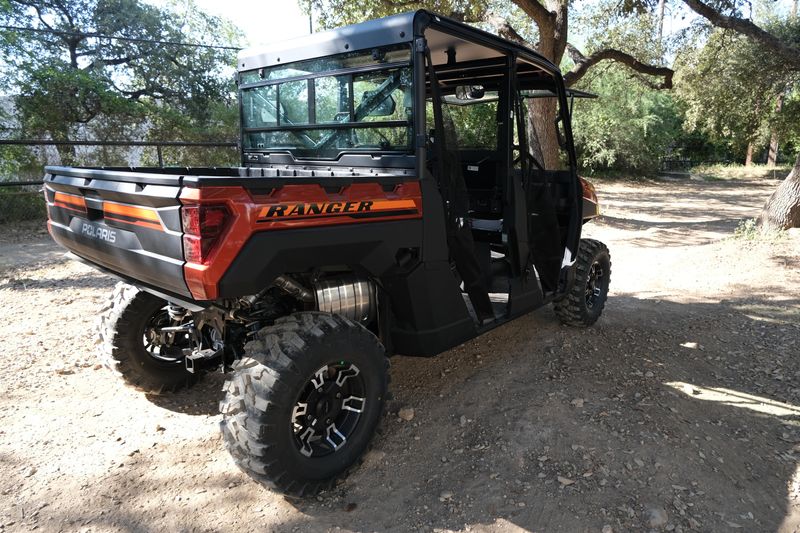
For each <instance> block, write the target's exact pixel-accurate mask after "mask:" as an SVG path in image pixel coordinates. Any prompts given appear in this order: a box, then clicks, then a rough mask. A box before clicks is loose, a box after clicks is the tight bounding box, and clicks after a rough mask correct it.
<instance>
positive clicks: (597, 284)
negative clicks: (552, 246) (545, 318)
mask: <svg viewBox="0 0 800 533" xmlns="http://www.w3.org/2000/svg"><path fill="white" fill-rule="evenodd" d="M610 281H611V255H610V254H609V252H608V248H607V247H606V245H605V244H603V243H602V242H600V241H596V240H594V239H581V243H580V249H579V250H578V259H577V262H576V265H575V282H574V283H573V285H572V288H571V289H570V290H569V292H568V293H567V294H566V295H565V296H564V297H563V298H562V299H560V300H558V301H556V302H554V304H553V308H554V309H555V312H556V315H557V316H558V318H559V319H560V320H561V322H563V323H564V324H567V325H570V326H583V327H585V326H591V325H592V324H594V323H595V322H597V319H598V318H600V314H601V313H602V312H603V308H604V307H605V305H606V300H607V299H608V287H609V283H610Z"/></svg>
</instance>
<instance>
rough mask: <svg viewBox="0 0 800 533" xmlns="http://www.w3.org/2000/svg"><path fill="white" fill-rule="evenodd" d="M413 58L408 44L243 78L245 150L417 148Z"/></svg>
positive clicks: (318, 153)
mask: <svg viewBox="0 0 800 533" xmlns="http://www.w3.org/2000/svg"><path fill="white" fill-rule="evenodd" d="M409 61H410V50H409V48H408V47H403V48H394V49H388V48H387V49H374V50H371V51H368V52H356V53H350V54H342V55H339V56H333V57H329V58H321V59H314V60H310V61H302V62H298V63H294V64H287V65H280V66H276V67H272V68H269V69H260V70H258V71H251V72H244V73H242V75H241V81H242V86H241V99H242V127H243V132H244V138H243V142H244V149H245V150H259V151H290V152H292V153H293V154H294V155H295V156H297V157H311V158H324V159H332V158H336V157H337V156H338V155H339V154H341V153H342V152H352V151H369V152H375V151H404V152H407V151H411V126H412V122H411V120H412V101H413V98H412V91H411V89H412V87H411V67H410V63H409Z"/></svg>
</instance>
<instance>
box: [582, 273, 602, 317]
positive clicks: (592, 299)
mask: <svg viewBox="0 0 800 533" xmlns="http://www.w3.org/2000/svg"><path fill="white" fill-rule="evenodd" d="M603 277H604V272H603V267H602V266H601V265H600V263H599V262H594V263H592V266H591V268H589V276H588V279H587V280H586V307H588V308H589V309H591V308H592V307H594V304H595V303H596V302H597V298H599V297H600V295H601V294H602V292H603V288H602V285H603Z"/></svg>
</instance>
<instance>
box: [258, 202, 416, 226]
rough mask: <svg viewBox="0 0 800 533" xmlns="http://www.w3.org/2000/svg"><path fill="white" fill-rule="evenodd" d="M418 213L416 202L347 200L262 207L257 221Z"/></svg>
mask: <svg viewBox="0 0 800 533" xmlns="http://www.w3.org/2000/svg"><path fill="white" fill-rule="evenodd" d="M416 214H419V209H418V208H417V204H416V202H414V200H410V199H403V200H346V201H335V202H331V201H323V202H297V203H280V204H271V205H265V206H262V207H261V208H260V209H259V217H258V222H278V221H287V222H288V221H290V220H308V219H314V218H333V217H348V218H375V217H391V216H399V215H416Z"/></svg>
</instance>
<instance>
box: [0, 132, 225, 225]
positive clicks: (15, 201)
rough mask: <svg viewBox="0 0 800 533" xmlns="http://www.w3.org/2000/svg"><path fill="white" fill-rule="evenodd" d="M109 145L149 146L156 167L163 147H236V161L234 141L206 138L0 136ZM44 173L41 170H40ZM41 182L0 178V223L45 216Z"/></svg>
mask: <svg viewBox="0 0 800 533" xmlns="http://www.w3.org/2000/svg"><path fill="white" fill-rule="evenodd" d="M3 145H5V146H9V145H10V146H101V147H102V146H112V147H152V148H155V149H156V158H157V161H158V166H160V167H163V166H164V161H165V157H164V150H165V149H170V148H172V149H180V148H190V149H210V148H226V149H236V152H235V154H234V153H233V151H231V157H230V161H231V162H234V161H237V160H238V148H239V144H238V143H236V142H206V141H53V140H47V139H0V146H3ZM197 159H198V161H197V163H196V164H195V166H203V165H204V164H207V162H206V161H203V158H202V157H199V158H197ZM91 166H118V165H112V164H109V163H108V162H107V161H102V160H98V161H96V162H93V164H92V165H91ZM42 173H44V169H42ZM41 186H42V181H41V179H39V180H30V179H28V180H23V179H20V180H12V181H0V224H4V223H8V222H14V221H21V220H35V219H43V218H44V217H45V216H46V211H45V202H44V196H43V195H42V190H41Z"/></svg>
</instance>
